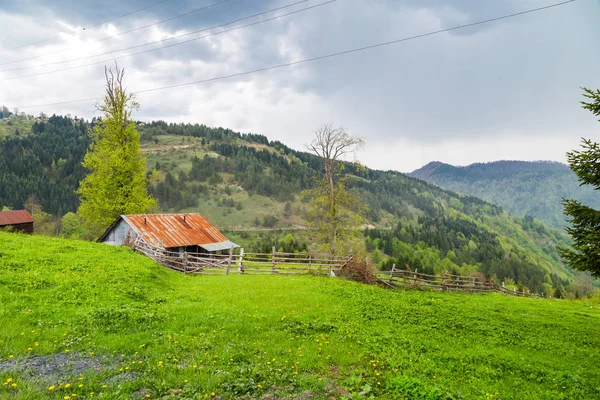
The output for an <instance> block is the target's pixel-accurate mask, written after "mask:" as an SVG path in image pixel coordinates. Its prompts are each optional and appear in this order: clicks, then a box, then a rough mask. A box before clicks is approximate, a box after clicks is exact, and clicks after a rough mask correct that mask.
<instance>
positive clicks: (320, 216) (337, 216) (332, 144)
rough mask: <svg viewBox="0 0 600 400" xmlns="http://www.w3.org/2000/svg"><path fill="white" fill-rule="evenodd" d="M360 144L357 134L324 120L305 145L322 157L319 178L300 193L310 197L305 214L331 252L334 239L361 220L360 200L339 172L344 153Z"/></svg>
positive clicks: (335, 243) (335, 242) (334, 249)
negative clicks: (309, 187)
mask: <svg viewBox="0 0 600 400" xmlns="http://www.w3.org/2000/svg"><path fill="white" fill-rule="evenodd" d="M363 144H364V142H363V140H362V139H361V138H359V137H355V136H350V135H349V134H348V133H347V132H346V131H345V130H344V129H343V128H338V127H334V126H332V125H330V124H326V125H323V126H322V127H320V128H319V129H317V131H316V132H315V138H314V139H313V141H312V142H311V143H310V144H309V145H308V149H309V150H310V151H311V152H313V153H314V154H316V155H317V156H319V157H320V158H321V160H322V161H323V171H324V178H323V179H322V180H321V182H319V183H318V184H317V185H316V187H314V188H313V189H311V190H309V191H306V192H305V193H304V196H308V197H310V198H311V199H312V203H311V205H312V209H311V210H310V211H309V213H308V218H309V222H310V223H311V225H312V226H314V227H316V228H318V230H319V232H320V234H321V235H322V236H323V239H324V240H325V241H326V242H327V243H328V247H329V252H330V253H331V254H332V255H335V254H337V253H338V250H339V246H338V242H339V241H340V240H344V239H345V238H346V237H347V236H348V233H349V232H350V231H351V230H353V229H355V228H357V227H358V225H359V224H360V223H361V222H362V215H363V213H364V209H365V206H364V203H363V202H362V200H361V199H360V197H358V196H357V195H355V194H353V193H351V192H349V191H348V190H347V188H346V184H345V181H344V179H343V178H342V176H341V173H342V171H343V163H342V160H343V158H344V156H346V155H347V154H350V153H352V152H354V151H356V150H357V149H358V148H360V147H361V146H363Z"/></svg>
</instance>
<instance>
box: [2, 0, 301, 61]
mask: <svg viewBox="0 0 600 400" xmlns="http://www.w3.org/2000/svg"><path fill="white" fill-rule="evenodd" d="M165 1H169V0H165ZM229 1H231V0H221V1H218V2H216V3H213V4H209V5H207V6H204V7H200V8H195V9H193V10H189V11H186V12H185V13H183V14H179V15H175V16H173V17H170V18H167V19H163V20H162V21H158V22H154V23H151V24H148V25H144V26H140V27H138V28H133V29H130V30H128V31H124V32H120V33H117V34H115V35H111V36H107V37H104V38H102V39H97V40H94V41H91V42H89V43H86V44H85V45H81V46H75V47H69V48H66V49H61V50H57V51H53V52H50V53H44V54H40V55H37V56H33V57H28V58H23V59H21V60H17V61H10V62H5V63H0V65H9V64H16V63H20V62H24V61H29V60H35V59H37V58H41V57H45V56H50V55H53V54H59V53H64V52H65V51H69V50H72V49H76V48H80V47H83V46H89V45H90V44H94V43H99V42H103V41H106V40H109V39H114V38H116V37H119V36H122V35H126V34H128V33H132V32H136V31H140V30H142V29H146V28H150V27H152V26H156V25H160V24H164V23H165V22H169V21H173V20H175V19H177V18H181V17H184V16H186V15H190V14H193V13H196V12H199V11H202V10H206V9H208V8H212V7H216V6H218V5H221V4H223V3H227V2H229ZM305 1H308V0H305ZM117 51H121V50H114V51H112V52H108V53H102V54H100V55H103V54H109V53H114V52H117ZM92 57H97V56H89V57H84V58H82V59H85V58H92ZM79 60H80V59H75V60H67V61H57V62H52V63H47V64H40V65H34V66H30V67H19V68H12V69H4V70H0V72H7V71H22V70H26V69H32V68H38V67H45V66H48V65H55V64H63V63H68V62H71V61H79Z"/></svg>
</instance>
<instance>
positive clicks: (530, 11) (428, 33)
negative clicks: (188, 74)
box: [18, 0, 576, 108]
mask: <svg viewBox="0 0 600 400" xmlns="http://www.w3.org/2000/svg"><path fill="white" fill-rule="evenodd" d="M575 1H576V0H568V1H563V2H561V3H554V4H550V5H547V6H543V7H538V8H533V9H529V10H526V11H521V12H517V13H513V14H507V15H503V16H500V17H495V18H489V19H485V20H481V21H477V22H472V23H469V24H463V25H457V26H453V27H451V28H445V29H440V30H436V31H431V32H427V33H422V34H419V35H414V36H409V37H404V38H401V39H395V40H390V41H387V42H380V43H376V44H372V45H368V46H363V47H357V48H353V49H349V50H343V51H339V52H336V53H329V54H325V55H322V56H317V57H312V58H305V59H303V60H298V61H292V62H288V63H283V64H278V65H273V66H269V67H264V68H258V69H253V70H250V71H245V72H239V73H235V74H229V75H222V76H217V77H213V78H208V79H201V80H197V81H192V82H185V83H178V84H174V85H168V86H161V87H156V88H150V89H142V90H137V91H134V92H132V94H140V93H149V92H155V91H159V90H167V89H173V88H179V87H183V86H191V85H198V84H201V83H208V82H215V81H219V80H224V79H230V78H235V77H240V76H245V75H251V74H255V73H258V72H265V71H271V70H275V69H280V68H285V67H290V66H294V65H299V64H305V63H309V62H313V61H319V60H324V59H328V58H333V57H338V56H342V55H346V54H351V53H356V52H361V51H365V50H370V49H375V48H379V47H384V46H389V45H392V44H397V43H402V42H407V41H410V40H415V39H420V38H424V37H428V36H433V35H437V34H440V33H445V32H451V31H455V30H459V29H465V28H470V27H474V26H478V25H483V24H487V23H491V22H495V21H500V20H504V19H508V18H514V17H518V16H521V15H525V14H531V13H534V12H538V11H542V10H547V9H550V8H554V7H559V6H563V5H566V4H568V3H573V2H575ZM101 98H102V97H92V98H87V99H79V100H69V101H61V102H56V103H46V104H37V105H27V106H19V107H18V108H37V107H49V106H56V105H64V104H73V103H81V102H87V101H92V100H99V99H101Z"/></svg>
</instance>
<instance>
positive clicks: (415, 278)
mask: <svg viewBox="0 0 600 400" xmlns="http://www.w3.org/2000/svg"><path fill="white" fill-rule="evenodd" d="M418 271H419V268H415V273H414V275H413V278H414V280H415V283H414V286H415V287H418V286H419V285H418V284H417V273H418Z"/></svg>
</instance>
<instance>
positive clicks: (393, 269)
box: [390, 264, 396, 283]
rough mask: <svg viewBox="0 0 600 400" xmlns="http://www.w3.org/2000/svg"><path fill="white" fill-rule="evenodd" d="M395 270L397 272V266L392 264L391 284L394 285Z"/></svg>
mask: <svg viewBox="0 0 600 400" xmlns="http://www.w3.org/2000/svg"><path fill="white" fill-rule="evenodd" d="M395 270H396V264H392V270H391V271H390V283H392V281H393V278H394V271H395Z"/></svg>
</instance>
